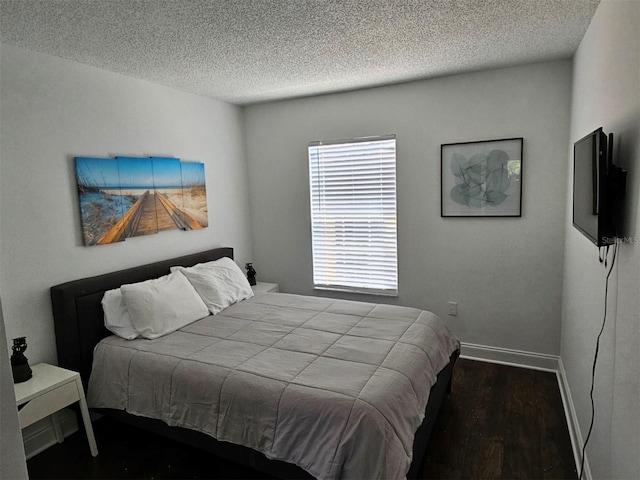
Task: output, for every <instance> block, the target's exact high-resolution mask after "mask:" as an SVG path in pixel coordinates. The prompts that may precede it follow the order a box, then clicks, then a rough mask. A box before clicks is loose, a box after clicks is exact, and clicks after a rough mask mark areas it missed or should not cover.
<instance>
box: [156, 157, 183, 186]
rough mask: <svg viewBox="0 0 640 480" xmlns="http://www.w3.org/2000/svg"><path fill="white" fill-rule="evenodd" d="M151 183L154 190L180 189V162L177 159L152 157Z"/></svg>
mask: <svg viewBox="0 0 640 480" xmlns="http://www.w3.org/2000/svg"><path fill="white" fill-rule="evenodd" d="M151 161H152V164H153V183H154V185H155V187H156V188H180V187H182V177H181V176H180V160H179V159H178V158H163V157H152V158H151Z"/></svg>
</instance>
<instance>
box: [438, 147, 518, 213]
mask: <svg viewBox="0 0 640 480" xmlns="http://www.w3.org/2000/svg"><path fill="white" fill-rule="evenodd" d="M523 143H524V139H523V138H522V137H516V138H505V139H499V140H481V141H475V142H463V143H447V144H442V145H441V146H440V173H441V175H440V205H441V207H440V216H441V217H520V216H522V163H523V158H522V156H523V155H522V154H523Z"/></svg>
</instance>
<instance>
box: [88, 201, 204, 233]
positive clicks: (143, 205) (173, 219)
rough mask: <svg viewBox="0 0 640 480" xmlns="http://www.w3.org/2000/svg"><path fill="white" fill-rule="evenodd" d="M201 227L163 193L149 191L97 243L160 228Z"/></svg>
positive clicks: (151, 231)
mask: <svg viewBox="0 0 640 480" xmlns="http://www.w3.org/2000/svg"><path fill="white" fill-rule="evenodd" d="M202 227H203V225H202V224H201V223H200V222H199V221H198V220H197V219H196V218H195V217H193V216H192V215H189V214H188V213H187V212H185V211H183V210H181V209H180V208H178V207H177V206H176V205H175V204H174V203H173V202H171V201H170V200H169V199H168V198H167V197H165V196H164V195H163V194H162V193H158V192H153V191H149V190H147V191H146V192H145V193H144V194H143V195H142V196H141V197H140V198H139V199H138V200H137V201H136V203H134V204H133V205H132V206H131V208H130V209H129V210H128V211H127V212H126V213H125V214H124V215H123V216H122V218H121V219H120V220H118V222H117V223H116V224H115V225H114V226H113V227H112V228H111V230H109V231H108V232H107V233H105V234H104V235H103V236H102V238H100V240H98V242H97V243H98V245H104V244H108V243H113V242H120V241H122V240H124V239H125V238H127V237H137V236H140V235H149V234H152V233H156V232H159V231H161V230H173V229H176V228H178V229H181V230H196V229H199V228H202Z"/></svg>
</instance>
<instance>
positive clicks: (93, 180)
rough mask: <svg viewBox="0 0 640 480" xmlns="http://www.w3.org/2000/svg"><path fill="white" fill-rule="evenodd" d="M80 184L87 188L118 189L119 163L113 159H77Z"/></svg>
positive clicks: (77, 173)
mask: <svg viewBox="0 0 640 480" xmlns="http://www.w3.org/2000/svg"><path fill="white" fill-rule="evenodd" d="M76 177H77V179H78V183H79V184H81V185H84V186H87V187H98V188H109V187H116V188H117V187H118V186H119V185H120V178H119V175H118V162H116V161H115V160H114V159H113V158H93V157H76Z"/></svg>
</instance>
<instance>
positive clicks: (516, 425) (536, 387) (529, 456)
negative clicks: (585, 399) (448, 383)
mask: <svg viewBox="0 0 640 480" xmlns="http://www.w3.org/2000/svg"><path fill="white" fill-rule="evenodd" d="M420 478H438V479H462V478H464V479H467V478H473V479H481V478H483V479H516V478H517V479H576V478H577V473H576V469H575V463H574V460H573V453H572V448H571V440H570V438H569V430H568V428H567V423H566V419H565V415H564V410H563V407H562V398H561V396H560V390H559V388H558V381H557V378H556V375H555V374H554V373H550V372H542V371H538V370H529V369H523V368H515V367H508V366H505V365H498V364H491V363H484V362H475V361H471V360H465V359H461V360H459V362H458V364H457V365H456V369H455V371H454V384H453V392H452V395H451V397H450V398H449V399H448V400H447V401H446V402H445V404H444V406H443V409H442V410H441V412H440V416H439V418H438V421H437V422H436V426H435V431H434V433H433V436H432V439H431V441H430V443H429V447H428V449H427V453H426V460H425V461H424V463H423V466H422V469H421V471H420Z"/></svg>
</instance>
